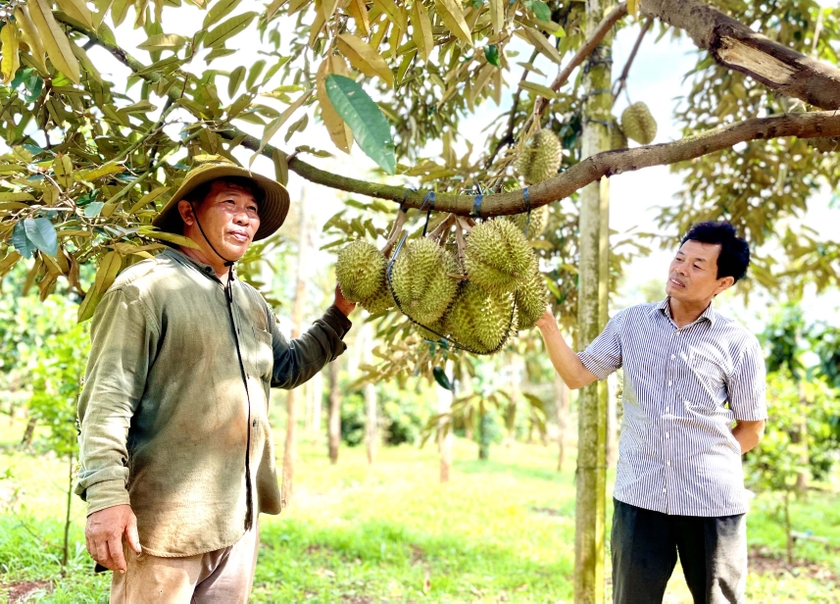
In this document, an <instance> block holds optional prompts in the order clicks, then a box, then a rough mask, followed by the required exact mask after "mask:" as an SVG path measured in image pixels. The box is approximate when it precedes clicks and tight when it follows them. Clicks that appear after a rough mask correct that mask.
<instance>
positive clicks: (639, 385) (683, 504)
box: [578, 298, 767, 517]
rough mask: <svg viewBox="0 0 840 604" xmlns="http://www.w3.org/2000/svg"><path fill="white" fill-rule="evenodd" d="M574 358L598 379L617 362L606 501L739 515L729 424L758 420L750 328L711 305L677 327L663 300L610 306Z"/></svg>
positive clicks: (760, 375) (757, 357) (738, 475)
mask: <svg viewBox="0 0 840 604" xmlns="http://www.w3.org/2000/svg"><path fill="white" fill-rule="evenodd" d="M578 356H579V357H580V360H581V361H582V362H583V364H584V366H586V368H587V369H589V371H591V372H592V373H594V374H595V375H596V376H597V377H598V378H599V379H603V378H605V377H607V376H608V375H609V374H610V373H612V372H613V371H615V370H616V369H618V368H620V367H623V368H624V396H623V400H624V417H623V419H622V423H621V436H620V438H619V445H618V447H619V459H618V468H617V475H616V483H615V493H614V496H615V498H616V499H618V500H619V501H623V502H624V503H629V504H631V505H635V506H637V507H641V508H645V509H648V510H654V511H657V512H662V513H665V514H674V515H680V516H706V517H709V516H731V515H734V514H743V513H746V511H747V509H748V504H747V496H746V491H745V490H744V477H743V471H742V469H741V448H740V445H739V444H738V441H737V440H735V437H734V436H733V435H732V426H733V424H734V422H735V420H741V421H755V420H763V419H766V418H767V403H766V400H765V384H764V382H765V369H764V356H763V354H762V351H761V347H760V346H759V343H758V340H757V339H756V337H755V336H754V335H753V334H752V333H750V332H749V331H748V330H747V329H746V328H745V327H743V326H742V325H740V324H738V323H736V322H735V321H733V320H732V319H729V318H728V317H725V316H723V315H721V314H719V313H716V312H715V311H714V309H713V308H712V305H711V304H710V305H709V307H708V308H707V309H706V310H705V311H704V312H703V314H702V315H700V317H699V318H698V319H697V320H696V321H694V322H693V323H691V324H689V325H686V326H684V327H682V328H679V327H677V325H676V323H674V321H673V320H672V318H671V310H670V305H669V304H668V298H666V299H665V300H663V301H662V302H659V303H653V304H641V305H638V306H633V307H631V308H628V309H626V310H623V311H621V312H619V313H617V314H616V315H615V317H613V318H612V319H611V320H610V322H609V323H608V324H607V327H606V328H605V329H604V331H603V333H601V335H599V336H598V337H597V338H596V339H595V340H594V341H593V342H592V343H591V344H590V345H589V346H588V347H587V348H586V350H584V351H583V352H581V353H579V355H578Z"/></svg>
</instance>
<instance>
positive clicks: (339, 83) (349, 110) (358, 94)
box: [326, 73, 397, 174]
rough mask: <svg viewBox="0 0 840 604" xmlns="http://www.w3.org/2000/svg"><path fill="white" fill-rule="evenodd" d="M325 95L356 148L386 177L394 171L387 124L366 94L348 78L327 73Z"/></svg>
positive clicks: (388, 125)
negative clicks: (347, 127)
mask: <svg viewBox="0 0 840 604" xmlns="http://www.w3.org/2000/svg"><path fill="white" fill-rule="evenodd" d="M326 86H327V95H328V96H329V97H330V102H331V103H332V104H333V108H334V109H335V111H336V113H338V115H339V116H340V117H341V119H343V120H344V121H345V122H346V123H347V125H348V126H350V129H351V130H352V131H353V136H354V138H355V139H356V142H357V143H359V147H360V148H361V150H362V151H364V152H365V155H367V156H368V157H369V158H371V159H372V160H373V161H375V162H376V163H377V164H378V165H379V167H381V168H382V169H383V170H385V171H386V172H387V173H388V174H393V173H394V172H395V170H396V167H397V160H396V157H395V156H394V139H393V138H392V137H391V124H390V123H388V120H387V119H385V116H384V115H383V114H382V110H381V109H380V108H379V106H378V105H377V104H376V103H374V102H373V100H372V99H371V98H370V97H369V96H368V95H367V93H366V92H365V91H364V90H363V89H362V87H361V86H359V85H358V84H357V83H356V82H354V81H353V80H351V79H350V78H347V77H344V76H340V75H336V74H334V73H331V74H330V75H328V76H327V84H326Z"/></svg>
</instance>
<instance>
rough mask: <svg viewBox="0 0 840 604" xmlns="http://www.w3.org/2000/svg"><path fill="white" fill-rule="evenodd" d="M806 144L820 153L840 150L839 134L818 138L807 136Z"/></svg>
mask: <svg viewBox="0 0 840 604" xmlns="http://www.w3.org/2000/svg"><path fill="white" fill-rule="evenodd" d="M808 144H809V145H810V146H811V147H813V148H814V149H816V150H817V151H819V152H820V153H831V152H833V151H840V136H835V137H830V136H821V137H819V138H809V139H808Z"/></svg>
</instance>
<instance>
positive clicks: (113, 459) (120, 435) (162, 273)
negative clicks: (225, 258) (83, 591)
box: [76, 249, 351, 556]
mask: <svg viewBox="0 0 840 604" xmlns="http://www.w3.org/2000/svg"><path fill="white" fill-rule="evenodd" d="M225 284H226V281H225V283H223V282H222V281H220V280H219V279H218V278H217V277H216V275H215V273H214V271H213V269H212V268H211V267H209V266H206V265H203V264H200V263H198V262H195V261H194V260H192V259H190V258H189V257H187V256H185V255H184V254H182V253H180V252H178V251H175V250H173V249H167V250H165V251H164V252H162V253H161V254H160V255H158V256H157V257H155V258H154V259H151V260H145V261H143V262H140V263H138V264H136V265H134V266H132V267H130V268H128V269H126V270H125V271H124V272H123V273H122V274H121V275H120V276H119V277H118V278H117V281H116V282H115V283H114V285H113V286H112V287H111V288H110V289H109V290H108V292H107V293H106V294H105V295H104V296H103V298H102V301H101V302H100V303H99V305H98V307H97V309H96V313H95V314H94V318H93V323H92V326H91V343H92V347H91V353H90V359H89V361H88V367H87V372H86V377H85V385H84V389H83V392H82V396H81V398H80V402H79V421H80V428H81V430H80V435H79V444H80V461H81V470H80V471H79V482H78V485H77V487H76V492H77V494H79V495H80V496H81V497H82V498H83V499H85V500H86V501H87V502H88V513H93V512H96V511H98V510H102V509H105V508H108V507H111V506H115V505H120V504H130V505H131V506H132V509H133V511H134V513H135V514H136V516H137V524H138V530H139V533H140V543H141V545H142V546H143V549H144V551H146V552H147V553H149V554H151V555H155V556H190V555H194V554H199V553H204V552H208V551H213V550H217V549H220V548H223V547H227V546H229V545H232V544H233V543H235V542H236V541H238V540H239V538H240V537H241V536H242V535H243V534H244V532H245V529H246V526H249V525H250V523H251V521H252V516H253V514H254V513H257V512H264V513H269V514H277V513H279V512H280V507H281V505H280V503H281V495H280V491H279V488H278V486H277V476H276V472H275V467H274V446H273V442H272V437H271V429H270V426H269V424H268V401H269V391H270V388H271V387H272V386H274V387H280V388H294V387H295V386H297V385H299V384H302V383H303V382H305V381H306V380H308V379H309V378H310V377H312V376H313V375H314V374H315V373H316V372H318V371H319V370H320V369H321V368H322V367H323V366H324V365H325V364H326V363H328V362H330V361H332V360H333V359H335V358H336V357H337V356H339V355H340V354H341V353H342V352H343V351H344V350H345V348H346V346H345V345H344V343H343V342H342V340H341V338H342V337H343V336H344V334H345V333H346V332H347V330H348V329H349V328H350V325H351V324H350V321H349V320H348V319H347V317H345V316H344V315H343V314H342V313H341V311H339V310H338V309H337V308H336V307H334V306H333V307H331V308H329V309H328V310H327V312H326V313H325V315H324V316H323V317H322V318H321V319H318V320H317V321H316V322H315V323H314V325H313V326H312V328H311V329H310V330H309V331H308V332H307V333H305V334H303V335H302V336H301V337H300V338H297V339H295V340H291V341H290V340H288V339H286V338H285V337H284V336H283V335H282V334H281V333H280V331H279V330H278V327H277V323H276V321H275V318H274V315H273V314H272V312H271V309H270V308H269V306H268V304H267V303H266V302H265V300H264V299H263V298H262V296H261V295H260V294H259V293H258V292H257V291H256V290H255V289H254V288H252V287H251V286H250V285H248V284H246V283H243V282H241V281H239V280H237V279H234V280H233V281H232V282H231V300H230V303H229V302H228V298H227V296H226V292H225ZM237 343H238V349H239V351H240V353H241V364H240V358H239V356H240V355H239V354H238V353H237ZM246 384H247V388H246ZM246 451H247V456H246Z"/></svg>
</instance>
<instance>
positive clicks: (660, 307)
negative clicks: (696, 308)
mask: <svg viewBox="0 0 840 604" xmlns="http://www.w3.org/2000/svg"><path fill="white" fill-rule="evenodd" d="M670 299H671V296H666V297H665V299H664V300H662V302H660V303H659V304H657V305H656V306H654V307H653V310H652V311H651V312H655V311H659V312H661V313H662V314H663V315H665V316H666V317H668V318H669V319H671V320H673V317H672V316H671V305H670V304H669V303H668V301H669V300H670ZM702 319H708V321H709V325H711V326H714V324H715V321H716V320H717V313H716V312H715V309H714V301H712V302H710V303H709V306H707V307H706V310H704V311H703V312H702V313H701V314H700V316H699V317H697V320H696V321H694V323H697V322H698V321H701V320H702Z"/></svg>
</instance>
